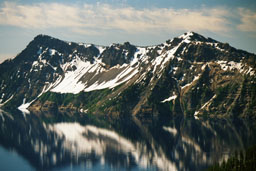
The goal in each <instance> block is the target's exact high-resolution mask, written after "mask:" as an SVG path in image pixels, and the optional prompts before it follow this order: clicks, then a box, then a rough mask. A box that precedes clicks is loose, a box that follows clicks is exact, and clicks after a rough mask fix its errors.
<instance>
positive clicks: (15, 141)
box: [0, 111, 256, 171]
mask: <svg viewBox="0 0 256 171" xmlns="http://www.w3.org/2000/svg"><path fill="white" fill-rule="evenodd" d="M0 115H1V116H0V123H1V129H0V157H1V160H0V170H5V171H8V170H53V171H59V170H61V171H71V170H72V171H80V170H203V169H205V168H207V167H209V166H210V165H212V164H213V163H215V162H221V161H223V160H225V159H227V158H228V157H229V156H230V154H233V153H234V152H235V150H243V149H246V148H248V147H249V146H251V145H253V144H256V124H255V122H254V121H252V120H242V119H201V120H195V119H194V118H183V117H177V118H166V117H141V118H136V117H131V118H121V119H120V118H119V119H117V118H104V117H95V116H90V115H87V116H86V115H81V114H76V115H75V117H74V116H71V115H69V114H68V113H67V114H59V113H55V114H52V115H54V117H52V115H49V114H45V115H44V114H32V113H31V114H29V115H25V114H22V113H19V112H4V111H1V112H0Z"/></svg>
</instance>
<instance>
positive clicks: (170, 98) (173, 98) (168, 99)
mask: <svg viewBox="0 0 256 171" xmlns="http://www.w3.org/2000/svg"><path fill="white" fill-rule="evenodd" d="M176 98H177V95H173V96H171V97H169V98H167V99H164V100H163V101H161V103H165V102H169V101H171V100H175V99H176Z"/></svg>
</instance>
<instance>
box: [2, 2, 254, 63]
mask: <svg viewBox="0 0 256 171" xmlns="http://www.w3.org/2000/svg"><path fill="white" fill-rule="evenodd" d="M187 31H195V32H198V33H199V34H202V35H204V36H206V37H212V38H214V39H216V40H219V41H222V42H228V43H229V44H231V45H232V46H234V47H236V48H238V49H244V50H247V51H249V52H252V53H256V1H255V0H98V1H97V0H83V1H82V0H76V1H75V0H74V1H71V0H33V1H32V0H8V1H2V0H0V62H2V61H3V60H5V59H7V58H11V57H15V56H16V55H17V54H18V53H19V52H21V51H22V50H23V49H24V48H25V47H26V45H27V44H28V43H29V42H30V41H31V40H33V38H34V37H35V36H36V35H38V34H47V35H50V36H53V37H56V38H59V39H62V40H67V41H74V42H84V43H94V44H99V45H109V44H111V43H123V42H126V41H129V42H131V43H132V44H135V45H143V46H145V45H155V44H160V43H163V42H165V41H166V40H167V39H171V38H173V37H176V36H179V35H181V34H183V33H184V32H187Z"/></svg>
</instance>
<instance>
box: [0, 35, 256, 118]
mask: <svg viewBox="0 0 256 171" xmlns="http://www.w3.org/2000/svg"><path fill="white" fill-rule="evenodd" d="M255 61H256V57H255V55H254V54H251V53H248V52H245V51H243V50H237V49H235V48H233V47H231V46H230V45H229V44H227V43H221V42H219V41H216V40H214V39H212V38H205V37H204V36H202V35H200V34H198V33H195V32H187V33H184V34H183V35H181V36H179V37H176V38H173V39H171V40H167V41H166V42H165V43H162V44H160V45H156V46H144V47H140V46H134V45H131V44H130V43H129V42H125V43H124V44H112V45H110V46H98V45H94V44H85V43H74V42H66V41H62V40H59V39H56V38H53V37H50V36H47V35H38V36H36V37H35V38H34V40H32V41H31V42H30V43H29V44H28V46H27V47H26V48H25V49H24V50H23V51H22V52H21V53H20V54H18V55H17V57H16V58H14V59H12V60H8V61H5V62H3V63H2V64H0V71H1V75H0V78H1V80H2V82H1V87H2V88H1V91H0V94H1V100H0V101H1V102H0V103H1V106H3V107H5V108H15V107H19V109H21V110H23V111H26V112H27V113H28V112H29V111H27V109H28V108H29V109H30V110H39V111H41V110H60V109H63V110H66V109H72V110H79V111H86V112H90V113H105V114H109V115H117V116H121V115H126V114H127V113H131V114H133V115H137V114H140V113H147V114H163V115H178V114H184V115H194V116H199V115H203V114H206V113H209V115H213V116H215V115H216V116H255V112H254V111H255V110H254V109H255V106H256V105H255V103H256V102H255V100H254V99H255V97H256V96H255V94H256V92H255V91H256V90H255V88H254V86H255V84H256V80H255V71H256V70H255V68H256V64H255V63H256V62H255ZM231 90H232V91H231ZM242 91H244V92H243V93H242ZM223 94H227V95H226V96H225V97H221V96H223ZM91 101H93V102H94V103H93V104H91ZM222 104H225V105H226V106H223V105H222ZM230 105H231V106H233V107H230ZM236 108H237V109H236ZM238 109H239V110H238ZM248 113H249V114H248Z"/></svg>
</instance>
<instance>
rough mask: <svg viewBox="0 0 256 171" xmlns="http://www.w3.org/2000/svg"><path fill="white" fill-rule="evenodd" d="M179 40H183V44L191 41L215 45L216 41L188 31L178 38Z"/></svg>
mask: <svg viewBox="0 0 256 171" xmlns="http://www.w3.org/2000/svg"><path fill="white" fill-rule="evenodd" d="M179 38H180V39H183V40H184V41H185V42H187V43H190V42H191V41H197V42H211V43H217V42H218V41H216V40H214V39H212V38H209V37H207V38H206V37H204V36H202V35H200V34H198V33H196V32H193V31H189V32H186V33H184V34H182V35H181V36H179Z"/></svg>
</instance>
